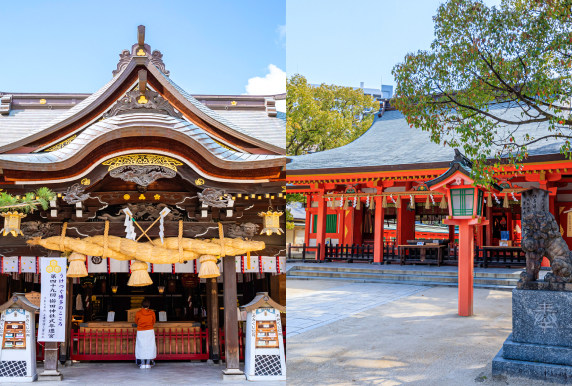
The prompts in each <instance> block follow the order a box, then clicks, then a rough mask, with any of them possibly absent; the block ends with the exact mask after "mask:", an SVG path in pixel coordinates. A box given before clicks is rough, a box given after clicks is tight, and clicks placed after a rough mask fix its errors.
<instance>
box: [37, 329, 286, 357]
mask: <svg viewBox="0 0 572 386" xmlns="http://www.w3.org/2000/svg"><path fill="white" fill-rule="evenodd" d="M178 330H179V331H178ZM219 334H220V335H219V336H220V357H221V359H223V360H224V359H225V348H224V343H225V339H224V329H220V332H219ZM207 337H208V331H207V330H205V331H201V330H198V329H186V331H184V329H164V330H163V331H162V332H157V331H156V332H155V341H156V344H157V358H156V359H157V360H207V359H209V347H208V344H207V339H208V338H207ZM283 339H284V348H286V331H285V330H284V331H283ZM136 340H137V331H136V330H131V331H122V330H120V331H117V330H111V329H109V330H107V331H105V330H103V331H102V330H99V329H98V330H93V331H92V330H89V331H88V330H84V331H83V332H80V331H79V330H72V331H71V341H72V345H71V359H72V360H78V361H80V360H86V361H107V360H116V361H121V360H125V361H127V360H133V361H134V360H135V342H136ZM238 342H239V356H240V359H241V360H244V333H243V331H242V330H239V332H238ZM36 348H37V352H36V357H37V359H38V360H43V356H44V349H43V346H42V345H41V344H40V343H38V344H37V346H36Z"/></svg>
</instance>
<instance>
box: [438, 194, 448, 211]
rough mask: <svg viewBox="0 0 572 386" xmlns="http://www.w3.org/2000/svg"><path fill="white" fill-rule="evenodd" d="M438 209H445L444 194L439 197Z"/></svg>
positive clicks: (445, 200) (445, 199)
mask: <svg viewBox="0 0 572 386" xmlns="http://www.w3.org/2000/svg"><path fill="white" fill-rule="evenodd" d="M439 208H440V209H447V198H446V197H445V195H443V196H442V197H441V203H440V204H439Z"/></svg>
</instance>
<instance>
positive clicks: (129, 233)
mask: <svg viewBox="0 0 572 386" xmlns="http://www.w3.org/2000/svg"><path fill="white" fill-rule="evenodd" d="M123 212H125V222H124V223H123V225H125V238H126V239H129V240H135V227H134V226H133V220H131V218H132V217H133V213H131V211H130V210H129V209H128V208H125V209H123Z"/></svg>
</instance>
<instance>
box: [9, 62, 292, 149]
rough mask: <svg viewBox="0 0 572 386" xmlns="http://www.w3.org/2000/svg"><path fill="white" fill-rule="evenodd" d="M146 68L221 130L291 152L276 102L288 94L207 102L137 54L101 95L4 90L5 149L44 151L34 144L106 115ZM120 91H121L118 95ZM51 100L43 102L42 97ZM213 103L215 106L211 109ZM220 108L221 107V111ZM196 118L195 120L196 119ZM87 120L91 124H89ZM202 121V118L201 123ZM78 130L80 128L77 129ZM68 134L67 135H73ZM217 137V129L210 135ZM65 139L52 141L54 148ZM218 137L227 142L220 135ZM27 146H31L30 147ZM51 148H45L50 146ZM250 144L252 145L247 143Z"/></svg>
mask: <svg viewBox="0 0 572 386" xmlns="http://www.w3.org/2000/svg"><path fill="white" fill-rule="evenodd" d="M136 68H137V69H140V68H145V69H147V71H148V72H149V74H150V77H151V79H150V80H153V81H154V82H155V84H154V86H155V89H157V88H160V89H161V90H157V91H160V93H161V94H163V96H165V98H166V99H168V100H169V102H170V103H171V104H173V105H174V107H175V108H176V109H177V110H179V111H181V110H183V111H181V112H182V113H183V115H185V116H192V119H197V120H200V121H201V122H204V123H205V124H206V125H208V126H209V127H213V128H214V129H216V130H218V131H219V132H220V133H224V134H225V135H227V136H230V137H231V138H236V140H237V141H240V142H241V143H244V144H247V145H248V147H249V148H251V149H252V150H254V152H258V153H260V151H256V149H262V152H267V153H268V152H269V153H272V154H278V155H281V154H285V153H286V150H285V137H286V122H285V117H284V115H283V114H280V113H276V109H275V100H276V99H283V96H282V95H272V96H260V95H259V96H240V97H239V96H210V95H209V96H206V95H199V96H197V97H199V98H202V99H201V101H199V100H198V99H196V98H195V97H193V96H192V95H191V94H189V93H187V92H186V91H185V90H183V89H182V88H181V87H180V86H178V85H177V84H176V83H175V82H174V81H173V80H172V79H170V78H169V77H168V76H167V75H165V74H164V73H163V72H162V71H161V70H159V69H158V68H157V67H156V66H155V65H154V63H152V61H151V60H150V59H149V57H147V56H135V57H133V58H131V60H130V62H129V64H127V65H126V66H125V67H123V68H122V69H121V70H120V71H119V72H118V73H117V74H116V75H115V76H114V77H113V78H112V79H111V80H110V81H109V82H108V83H107V84H105V85H104V86H103V87H102V88H101V89H99V90H98V91H96V92H95V93H93V94H91V95H88V94H7V93H0V102H1V103H0V153H6V152H10V151H15V150H17V152H18V153H28V152H31V151H35V150H38V149H37V147H36V148H35V147H33V146H30V144H33V143H34V142H37V141H40V140H42V139H45V138H48V139H49V138H51V136H54V135H55V134H56V133H57V132H58V131H59V130H62V129H64V128H66V127H68V126H70V125H72V124H74V123H75V124H77V123H78V122H79V123H81V125H82V127H85V126H86V125H88V124H91V123H93V122H94V121H95V120H99V119H100V118H101V115H103V113H105V112H106V111H107V110H108V109H109V107H111V106H105V109H104V110H105V111H102V112H101V113H99V112H97V114H96V116H95V117H94V116H93V115H94V114H95V112H96V110H98V109H101V108H102V107H101V106H100V105H102V104H104V103H109V102H108V101H109V98H115V99H117V97H121V96H122V95H123V94H124V92H121V87H123V88H125V84H124V83H129V85H131V84H133V82H134V81H135V79H134V78H133V72H134V71H136ZM118 92H120V94H117V93H118ZM41 99H44V100H45V103H44V104H41V103H40V100H41ZM235 99H236V100H235ZM208 106H211V107H212V108H210V107H208ZM215 110H216V111H215ZM192 119H191V120H192ZM84 121H85V122H84ZM197 123H198V122H197ZM75 131H78V130H75ZM68 135H69V133H67V134H65V135H64V137H66V136H68ZM208 135H210V136H214V137H217V134H216V133H214V132H213V133H208ZM62 139H63V138H62V137H58V136H55V137H54V138H53V140H52V139H49V141H51V142H48V143H47V145H49V146H51V145H54V144H57V143H58V142H60V141H61V140H62ZM217 139H218V140H221V141H222V142H224V140H222V139H221V138H220V137H219V138H217ZM26 146H30V149H29V151H26ZM46 147H48V146H43V148H46ZM245 147H246V146H245Z"/></svg>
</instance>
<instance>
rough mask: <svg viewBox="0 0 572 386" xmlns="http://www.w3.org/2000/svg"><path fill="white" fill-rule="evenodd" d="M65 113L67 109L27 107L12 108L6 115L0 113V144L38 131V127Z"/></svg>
mask: <svg viewBox="0 0 572 386" xmlns="http://www.w3.org/2000/svg"><path fill="white" fill-rule="evenodd" d="M65 113H66V110H60V109H54V110H50V109H25V110H10V113H9V114H6V115H3V114H0V146H4V145H7V144H9V143H12V142H15V141H17V140H19V139H22V138H25V137H27V136H29V135H31V134H33V133H36V132H37V131H38V128H40V127H44V126H45V124H46V123H48V122H52V121H53V120H55V119H58V117H60V116H61V115H63V114H65Z"/></svg>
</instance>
